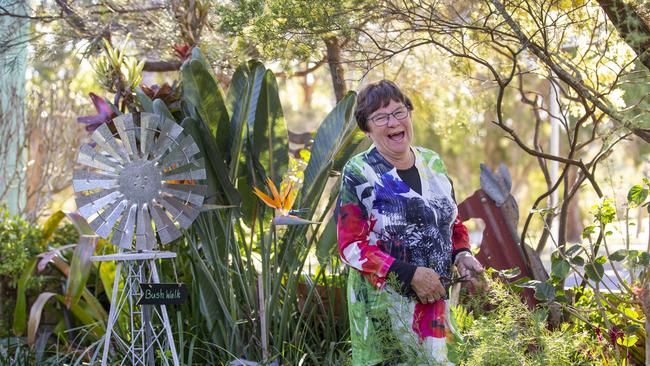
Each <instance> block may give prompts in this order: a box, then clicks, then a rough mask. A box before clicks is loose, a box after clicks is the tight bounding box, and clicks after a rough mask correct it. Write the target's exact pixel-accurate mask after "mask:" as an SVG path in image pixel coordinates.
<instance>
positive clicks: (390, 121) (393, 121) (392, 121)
mask: <svg viewBox="0 0 650 366" xmlns="http://www.w3.org/2000/svg"><path fill="white" fill-rule="evenodd" d="M386 125H387V126H388V127H393V126H397V125H399V121H398V120H397V118H395V116H393V115H392V114H389V115H388V122H387V123H386Z"/></svg>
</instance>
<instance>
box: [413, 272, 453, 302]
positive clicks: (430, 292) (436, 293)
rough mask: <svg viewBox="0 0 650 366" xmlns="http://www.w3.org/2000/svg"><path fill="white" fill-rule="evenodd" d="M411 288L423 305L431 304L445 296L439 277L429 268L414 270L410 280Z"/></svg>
mask: <svg viewBox="0 0 650 366" xmlns="http://www.w3.org/2000/svg"><path fill="white" fill-rule="evenodd" d="M411 287H412V288H413V290H414V291H415V294H416V295H418V298H419V299H420V302H421V303H423V304H432V303H434V302H435V301H436V300H438V299H441V298H443V297H444V296H445V294H446V291H445V288H444V287H443V286H442V283H441V282H440V276H439V275H438V274H437V273H436V271H434V270H432V269H431V268H426V267H418V268H416V269H415V273H414V274H413V279H412V280H411Z"/></svg>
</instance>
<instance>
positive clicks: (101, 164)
mask: <svg viewBox="0 0 650 366" xmlns="http://www.w3.org/2000/svg"><path fill="white" fill-rule="evenodd" d="M77 163H79V164H83V165H85V166H87V167H91V168H96V169H99V170H103V171H106V172H110V173H117V172H118V171H119V170H120V169H121V165H120V164H119V163H117V162H115V161H113V160H111V159H109V158H108V157H106V156H104V155H102V154H101V153H98V152H97V151H95V149H94V148H93V147H92V146H90V144H83V145H81V148H80V149H79V155H78V156H77Z"/></svg>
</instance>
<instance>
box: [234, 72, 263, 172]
mask: <svg viewBox="0 0 650 366" xmlns="http://www.w3.org/2000/svg"><path fill="white" fill-rule="evenodd" d="M265 73H266V68H265V67H264V65H262V64H261V63H260V62H259V61H254V60H252V61H249V62H247V63H243V64H242V65H240V66H239V67H238V68H237V70H236V71H235V74H234V75H233V81H232V84H231V85H230V89H229V90H228V94H227V95H228V105H229V106H230V110H231V111H232V120H231V121H232V122H231V125H230V127H231V129H232V131H233V134H232V136H231V144H232V145H231V149H230V158H231V159H230V179H231V180H233V181H234V180H236V179H237V177H238V176H239V175H240V171H239V166H240V163H241V162H242V161H245V158H244V157H243V156H241V153H242V151H243V148H244V144H245V142H246V139H247V138H248V137H249V136H248V135H249V134H251V133H252V132H253V129H254V127H255V116H256V114H257V109H258V102H259V100H260V93H261V91H262V84H263V83H264V75H265Z"/></svg>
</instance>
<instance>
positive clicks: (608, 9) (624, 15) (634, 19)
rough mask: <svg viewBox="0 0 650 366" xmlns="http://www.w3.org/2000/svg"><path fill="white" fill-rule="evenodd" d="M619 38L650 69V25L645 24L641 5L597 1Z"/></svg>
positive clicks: (615, 0)
mask: <svg viewBox="0 0 650 366" xmlns="http://www.w3.org/2000/svg"><path fill="white" fill-rule="evenodd" d="M598 5H600V7H601V8H602V9H603V10H604V11H605V13H606V14H607V17H608V18H609V20H610V21H611V22H612V24H614V26H615V27H616V29H617V30H618V32H619V34H620V35H621V38H623V40H625V42H626V43H627V44H628V45H629V46H630V47H631V48H632V49H633V50H634V52H636V54H637V55H638V56H639V60H640V61H641V62H642V63H643V64H644V65H645V67H647V68H648V69H650V53H649V51H650V25H649V24H648V23H646V22H645V20H646V19H644V17H643V15H644V14H642V13H643V11H642V10H643V9H642V7H643V6H642V5H634V3H633V2H631V3H628V2H626V1H624V0H598Z"/></svg>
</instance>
